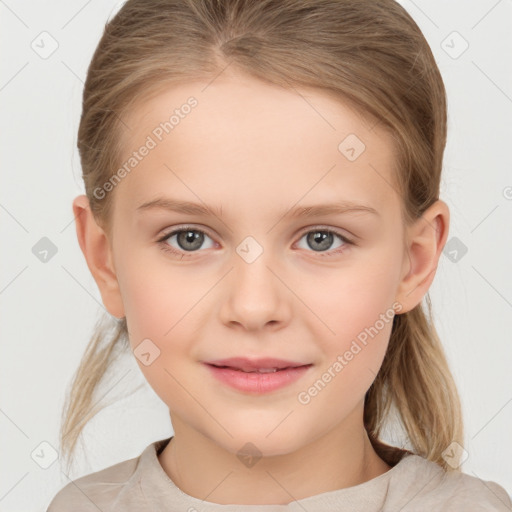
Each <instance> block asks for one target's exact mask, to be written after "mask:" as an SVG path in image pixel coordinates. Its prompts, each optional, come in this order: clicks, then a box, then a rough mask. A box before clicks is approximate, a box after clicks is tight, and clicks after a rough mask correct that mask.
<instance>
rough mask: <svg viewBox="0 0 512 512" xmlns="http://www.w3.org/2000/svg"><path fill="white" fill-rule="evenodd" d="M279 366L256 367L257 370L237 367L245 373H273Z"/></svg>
mask: <svg viewBox="0 0 512 512" xmlns="http://www.w3.org/2000/svg"><path fill="white" fill-rule="evenodd" d="M278 369H279V368H258V369H257V370H244V369H243V368H239V370H240V371H242V372H245V373H274V372H277V370H278Z"/></svg>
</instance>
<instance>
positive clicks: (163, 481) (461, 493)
mask: <svg viewBox="0 0 512 512" xmlns="http://www.w3.org/2000/svg"><path fill="white" fill-rule="evenodd" d="M170 439H171V438H168V439H162V440H160V441H156V442H154V443H152V444H150V445H149V446H148V447H147V448H146V449H145V450H144V451H143V452H142V454H141V455H140V456H139V457H135V458H133V459H130V460H126V461H124V462H120V463H118V464H115V465H113V466H110V467H108V468H105V469H103V470H101V471H97V472H95V473H91V474H89V475H85V476H83V477H81V478H78V479H76V480H74V481H72V482H70V483H68V484H67V485H66V486H65V487H64V488H63V489H61V490H60V491H59V492H58V493H57V495H56V496H55V497H54V498H53V500H52V502H51V503H50V505H49V507H48V509H47V512H89V511H91V512H110V511H122V512H160V511H161V512H164V511H165V512H172V511H180V512H230V511H252V512H273V511H276V512H277V511H284V512H292V511H293V512H328V511H337V512H398V511H400V512H412V511H414V512H423V511H427V512H438V511H442V512H452V511H453V512H455V511H457V512H459V511H461V512H462V511H463V512H480V511H482V512H483V511H491V510H492V511H503V512H505V511H508V512H510V511H512V501H511V500H510V497H509V496H508V494H507V492H506V491H505V489H503V487H501V486H499V485H498V484H497V483H494V482H489V481H484V480H480V479H479V478H476V477H474V476H470V475H467V474H465V473H460V472H445V471H444V470H443V469H442V468H441V467H439V466H438V465H437V464H435V463H434V462H431V461H428V460H426V459H424V458H422V457H420V456H418V455H405V456H404V457H403V458H402V459H401V460H400V462H398V464H396V465H395V466H393V467H392V468H391V469H390V470H389V471H387V472H386V473H383V474H382V475H379V476H378V477H376V478H373V479H371V480H368V481H367V482H364V483H362V484H359V485H356V486H353V487H348V488H344V489H339V490H336V491H329V492H324V493H322V494H317V495H315V496H310V497H308V498H304V499H300V500H297V501H292V502H291V503H288V504H287V505H221V504H218V503H212V502H209V501H202V500H200V499H198V498H194V497H192V496H189V495H188V494H185V493H184V492H182V491H181V490H180V489H179V488H178V487H177V486H176V485H175V484H174V482H173V481H172V480H171V479H170V478H169V476H168V475H167V473H165V471H164V470H163V468H162V466H161V465H160V462H159V461H158V458H157V454H159V453H160V451H161V450H163V448H164V447H165V445H166V444H167V443H168V442H169V440H170Z"/></svg>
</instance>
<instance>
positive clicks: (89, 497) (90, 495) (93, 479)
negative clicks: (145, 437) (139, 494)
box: [47, 443, 154, 512]
mask: <svg viewBox="0 0 512 512" xmlns="http://www.w3.org/2000/svg"><path fill="white" fill-rule="evenodd" d="M149 450H154V443H152V444H150V445H149V446H148V447H147V448H146V449H145V450H144V451H143V452H142V453H141V455H139V456H138V457H134V458H132V459H129V460H125V461H123V462H119V463H117V464H114V465H112V466H109V467H107V468H105V469H102V470H100V471H96V472H94V473H90V474H88V475H85V476H82V477H80V478H77V479H75V480H72V481H70V482H69V483H68V484H66V485H65V486H64V487H63V488H62V489H61V490H60V491H59V492H58V493H57V494H56V495H55V497H54V498H53V500H52V501H51V502H50V504H49V505H48V508H47V512H69V511H70V510H73V512H89V511H91V512H92V511H94V512H98V510H102V511H105V512H106V511H107V510H110V507H111V506H112V505H114V504H115V503H116V502H117V501H118V500H119V497H120V496H121V495H123V494H126V492H127V491H128V492H130V491H131V490H132V489H133V488H136V486H137V482H138V480H140V478H141V464H140V462H141V460H142V458H143V456H144V455H145V454H147V453H148V452H149Z"/></svg>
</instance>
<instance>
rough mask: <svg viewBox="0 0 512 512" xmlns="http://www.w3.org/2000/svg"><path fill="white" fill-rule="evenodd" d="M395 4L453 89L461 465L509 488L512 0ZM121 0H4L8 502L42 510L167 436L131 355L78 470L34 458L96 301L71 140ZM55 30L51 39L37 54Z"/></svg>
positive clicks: (0, 74) (448, 293)
mask: <svg viewBox="0 0 512 512" xmlns="http://www.w3.org/2000/svg"><path fill="white" fill-rule="evenodd" d="M401 3H402V5H403V6H404V7H405V8H406V9H407V10H408V12H409V13H410V14H411V15H412V16H413V18H414V19H415V20H416V22H417V23H418V25H419V26H420V28H421V29H422V30H423V32H424V34H425V36H426V38H427V40H428V41H429V43H430V45H431V47H432V49H433V52H434V55H435V57H436V60H437V62H438V65H439V67H440V69H441V73H442V75H443V77H444V80H445V84H446V88H447V92H448V102H449V126H448V128H449V136H448V144H447V149H446V153H445V165H444V178H443V183H442V199H444V200H445V201H446V202H447V203H448V205H449V206H450V209H451V216H452V217H451V227H450V236H449V239H450V240H451V241H450V243H451V244H452V245H450V246H449V247H450V251H451V254H448V253H447V254H443V255H442V257H441V261H440V265H439V267H438V271H437V276H436V278H435V281H434V284H433V286H432V288H431V297H432V301H433V304H434V310H435V313H436V319H437V326H438V329H439V332H440V335H441V338H442V340H443V343H444V345H445V347H446V352H447V355H448V357H449V361H450V363H451V367H452V370H453V373H454V376H455V379H456V382H457V384H458V386H459V390H460V393H461V396H462V400H463V406H464V414H465V422H466V443H465V449H466V451H467V452H468V458H467V460H466V462H465V463H464V464H463V466H462V468H463V470H464V472H466V473H469V474H471V475H474V476H478V477H480V478H482V479H483V480H494V481H496V482H498V483H499V484H501V485H502V486H503V487H505V488H506V489H507V491H508V492H509V494H512V464H511V458H512V436H511V435H510V432H511V431H512V429H511V426H512V403H511V402H512V372H511V369H510V366H511V362H512V339H511V334H510V333H511V331H512V315H511V313H512V276H511V272H510V267H511V258H510V254H511V253H512V230H511V229H510V228H511V218H512V156H511V154H512V153H511V151H510V149H511V146H512V126H511V120H512V58H511V55H512V2H511V0H500V1H497V0H481V1H480V0H479V1H476V0H473V1H466V0H464V1H463V0H457V1H451V2H446V1H444V0H435V1H433V0H429V1H427V0H416V1H414V2H413V1H411V0H402V1H401ZM121 4H122V2H115V1H112V0H110V1H106V0H102V1H99V0H89V1H82V0H80V1H78V0H74V1H69V0H68V1H64V0H60V1H58V0H53V1H38V2H35V1H32V2H21V1H17V2H16V1H15V0H6V1H1V0H0V16H1V18H0V23H1V29H0V38H1V42H0V44H1V46H2V48H3V56H2V60H1V63H0V66H1V68H0V101H1V108H2V117H1V120H0V122H1V127H0V129H1V133H2V136H1V138H0V145H1V156H2V186H1V187H0V217H1V230H2V240H3V247H4V250H3V253H2V255H3V263H2V265H0V307H1V313H2V330H1V334H2V356H1V359H0V364H1V373H0V378H1V382H0V390H1V403H0V452H1V453H2V460H1V467H0V511H2V512H12V511H21V510H24V511H26V512H29V511H45V510H46V506H47V505H48V503H49V501H50V500H51V498H52V497H53V496H54V495H55V494H56V492H57V491H58V490H59V489H60V488H61V487H63V486H64V485H65V484H66V483H68V482H69V479H70V478H76V477H78V476H81V475H83V474H87V473H90V472H92V471H97V470H99V469H102V468H103V467H106V466H109V465H112V464H115V463H117V462H120V461H122V460H126V459H128V458H132V457H136V456H138V455H139V454H140V452H141V451H142V450H143V449H144V448H145V447H146V446H147V445H148V444H149V443H151V442H153V441H155V440H157V439H162V438H164V437H167V436H169V435H170V434H171V433H172V430H171V427H170V422H169V419H168V416H167V410H166V407H165V406H164V405H163V403H162V402H161V401H160V400H159V398H158V397H157V396H156V394H155V393H154V392H153V391H152V389H151V388H150V387H149V385H147V384H146V385H144V382H145V381H144V378H143V376H142V374H141V372H140V371H139V368H138V366H137V365H136V364H135V362H134V359H133V356H131V355H130V354H128V357H127V358H125V360H124V362H123V365H121V366H120V367H118V368H117V370H116V371H117V372H118V373H117V374H113V375H112V376H111V385H109V387H108V388H106V389H108V390H109V393H108V396H107V397H106V398H107V399H108V400H115V399H116V397H123V396H124V395H126V393H127V392H128V391H130V390H133V389H135V388H136V386H137V385H139V384H143V386H142V387H141V388H140V389H139V390H138V391H137V392H136V393H135V394H133V395H131V396H128V397H126V398H123V399H122V400H121V401H118V402H117V403H115V404H114V405H112V406H110V407H108V408H107V409H105V410H104V411H102V412H101V413H100V414H99V415H98V416H97V417H96V418H95V419H94V420H93V421H92V422H91V423H90V424H89V425H88V426H87V427H86V429H85V431H84V447H85V450H81V451H79V452H78V454H79V459H78V465H77V467H76V468H75V470H74V471H73V472H72V473H71V474H68V475H66V474H64V472H63V468H61V467H59V460H56V461H55V462H54V463H53V464H51V465H50V466H49V467H48V468H47V469H43V468H42V467H41V464H43V465H44V464H49V463H50V462H51V460H52V459H51V456H52V453H53V451H52V448H51V446H53V447H54V448H55V449H58V429H59V423H60V413H61V407H62V403H63V397H64V389H65V387H66V386H68V384H69V382H70V379H71V376H72V374H73V372H74V371H75V369H76V367H77V365H78V363H79V359H80V357H81V355H82V353H83V350H84V348H85V345H86V344H87V342H88V339H89V335H90V333H91V331H92V327H93V325H94V322H95V320H96V318H97V317H98V316H99V315H101V314H103V313H104V308H103V306H102V304H101V298H100V294H99V292H98V289H97V287H96V284H95V282H94V280H93V278H92V276H91V274H90V272H89V270H88V268H87V266H86V263H85V260H84V258H83V255H82V253H81V251H80V248H79V246H78V242H77V240H76V234H75V226H74V222H73V214H72V210H71V202H72V199H73V198H74V197H75V196H76V195H78V194H82V193H83V185H82V183H81V178H80V173H81V170H80V163H79V159H78V153H77V151H76V149H75V147H76V132H77V128H78V121H79V117H80V111H81V93H82V87H83V81H84V78H85V74H86V69H87V66H88V64H89V62H90V59H91V57H92V53H93V51H94V49H95V47H96V44H97V42H98V40H99V38H100V36H101V33H102V31H103V27H104V24H105V22H106V21H107V19H108V18H109V16H111V15H112V14H113V13H115V12H116V11H117V10H118V8H119V7H120V5H121ZM45 31H46V32H47V33H48V34H50V36H48V35H45V34H43V35H41V33H42V32H45ZM454 31H455V32H457V34H454V33H453V32H454ZM52 39H53V40H55V41H56V42H57V43H58V48H57V49H56V50H55V51H54V52H53V53H52V54H51V55H49V56H46V55H44V56H45V57H47V58H42V57H41V56H40V53H41V52H44V51H49V50H51V49H52V46H51V45H52V44H55V43H52ZM465 41H466V42H467V43H465ZM466 44H468V45H469V46H468V48H467V49H466V50H465V51H464V52H463V53H461V52H462V50H463V49H464V48H465V45H466ZM33 47H35V48H37V49H38V51H39V54H38V53H37V52H36V51H35V50H34V49H33ZM43 237H47V238H49V239H50V240H51V242H52V243H53V244H54V245H55V246H56V250H57V252H56V254H55V255H54V256H53V257H49V258H48V261H47V262H46V263H44V262H42V261H41V260H40V259H39V258H38V257H36V255H35V254H34V252H33V248H34V246H36V244H38V242H39V243H41V242H40V240H41V238H43ZM454 237H456V238H457V239H458V241H457V240H455V238H454ZM452 239H453V240H452ZM457 244H458V245H457ZM463 246H464V247H466V248H467V253H465V254H463V251H462V250H461V248H463ZM36 248H37V246H36ZM453 250H455V251H456V252H453ZM35 252H37V251H35ZM453 260H454V261H453ZM41 443H49V445H51V446H48V444H43V445H41ZM85 452H86V453H87V458H84V454H85Z"/></svg>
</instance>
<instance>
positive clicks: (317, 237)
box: [308, 231, 333, 251]
mask: <svg viewBox="0 0 512 512" xmlns="http://www.w3.org/2000/svg"><path fill="white" fill-rule="evenodd" d="M332 236H333V235H332V233H327V232H324V231H315V232H312V233H310V234H309V235H308V243H310V242H311V241H313V242H314V243H316V244H319V246H320V247H319V248H315V247H314V245H313V247H312V249H313V250H315V251H318V250H322V249H328V248H329V247H330V245H331V244H332Z"/></svg>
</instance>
